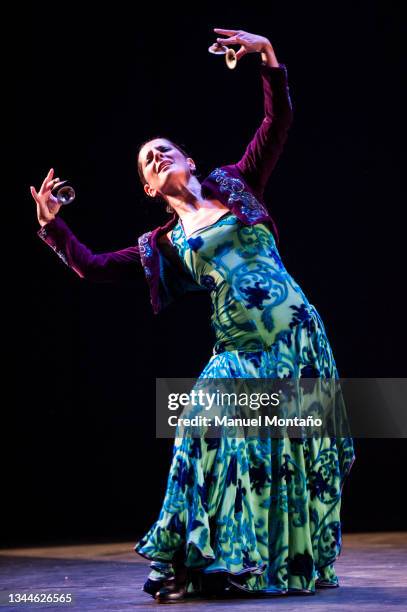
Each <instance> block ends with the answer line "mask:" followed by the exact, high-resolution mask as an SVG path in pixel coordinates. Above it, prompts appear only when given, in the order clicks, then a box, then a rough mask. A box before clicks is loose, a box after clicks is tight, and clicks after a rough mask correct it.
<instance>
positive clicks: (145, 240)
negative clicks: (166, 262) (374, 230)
mask: <svg viewBox="0 0 407 612" xmlns="http://www.w3.org/2000/svg"><path fill="white" fill-rule="evenodd" d="M151 234H152V232H146V233H145V234H143V235H142V236H140V238H139V239H138V246H139V251H140V257H141V263H142V264H143V268H144V273H145V275H146V277H147V278H151V276H152V269H151V258H152V256H153V249H152V248H151V245H150V238H151Z"/></svg>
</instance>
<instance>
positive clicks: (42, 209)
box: [30, 168, 62, 227]
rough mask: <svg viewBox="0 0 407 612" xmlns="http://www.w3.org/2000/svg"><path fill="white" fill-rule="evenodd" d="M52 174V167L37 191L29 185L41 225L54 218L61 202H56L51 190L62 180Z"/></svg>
mask: <svg viewBox="0 0 407 612" xmlns="http://www.w3.org/2000/svg"><path fill="white" fill-rule="evenodd" d="M53 176H54V169H53V168H51V170H50V171H49V172H48V174H47V176H46V177H45V179H44V181H43V183H42V185H41V188H40V190H39V192H38V193H37V192H36V190H35V188H34V187H30V191H31V195H32V197H33V198H34V200H35V203H36V204H37V217H38V222H39V224H40V225H41V227H43V226H44V225H46V224H47V223H49V222H50V221H52V220H53V219H55V217H56V215H57V214H58V211H59V209H60V208H61V204H59V203H58V200H57V199H56V197H55V196H53V195H52V193H51V191H52V189H54V187H56V186H57V185H59V184H60V183H61V182H62V181H60V180H59V178H53Z"/></svg>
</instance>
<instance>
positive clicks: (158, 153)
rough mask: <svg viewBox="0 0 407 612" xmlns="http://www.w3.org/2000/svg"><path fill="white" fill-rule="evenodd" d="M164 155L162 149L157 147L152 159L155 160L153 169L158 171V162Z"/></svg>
mask: <svg viewBox="0 0 407 612" xmlns="http://www.w3.org/2000/svg"><path fill="white" fill-rule="evenodd" d="M164 157H165V155H164V153H163V151H160V150H159V149H157V150H156V151H155V153H154V161H155V171H156V172H157V171H158V164H160V163H161V162H162V160H163V159H164Z"/></svg>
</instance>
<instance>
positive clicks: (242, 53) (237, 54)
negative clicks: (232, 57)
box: [236, 45, 247, 61]
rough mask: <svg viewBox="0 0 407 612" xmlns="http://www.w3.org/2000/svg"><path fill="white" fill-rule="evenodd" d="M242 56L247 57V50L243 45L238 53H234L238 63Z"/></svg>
mask: <svg viewBox="0 0 407 612" xmlns="http://www.w3.org/2000/svg"><path fill="white" fill-rule="evenodd" d="M244 55H247V49H246V47H245V46H244V45H242V46H241V47H240V49H239V51H236V59H237V61H239V60H240V59H241V58H242V57H243V56H244Z"/></svg>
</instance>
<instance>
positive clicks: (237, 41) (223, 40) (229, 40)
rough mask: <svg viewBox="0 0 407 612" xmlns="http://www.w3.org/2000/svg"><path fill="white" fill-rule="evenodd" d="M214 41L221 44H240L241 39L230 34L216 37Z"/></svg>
mask: <svg viewBox="0 0 407 612" xmlns="http://www.w3.org/2000/svg"><path fill="white" fill-rule="evenodd" d="M216 41H217V42H218V43H220V44H221V45H240V44H241V42H242V39H241V38H239V36H231V37H230V38H217V39H216Z"/></svg>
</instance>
